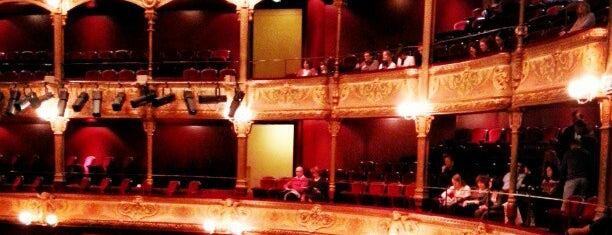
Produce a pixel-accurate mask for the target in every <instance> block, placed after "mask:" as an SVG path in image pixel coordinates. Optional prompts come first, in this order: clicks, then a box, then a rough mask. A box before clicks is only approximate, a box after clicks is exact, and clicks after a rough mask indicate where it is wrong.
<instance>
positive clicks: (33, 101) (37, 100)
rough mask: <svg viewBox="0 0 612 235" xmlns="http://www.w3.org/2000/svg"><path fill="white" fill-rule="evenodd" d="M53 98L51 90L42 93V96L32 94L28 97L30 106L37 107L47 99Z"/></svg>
mask: <svg viewBox="0 0 612 235" xmlns="http://www.w3.org/2000/svg"><path fill="white" fill-rule="evenodd" d="M51 98H53V93H52V92H45V94H44V95H42V96H32V97H30V105H31V106H32V108H34V109H37V108H39V107H40V105H41V104H42V103H43V102H45V101H47V100H48V99H51Z"/></svg>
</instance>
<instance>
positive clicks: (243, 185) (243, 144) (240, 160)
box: [232, 120, 253, 196]
mask: <svg viewBox="0 0 612 235" xmlns="http://www.w3.org/2000/svg"><path fill="white" fill-rule="evenodd" d="M232 124H233V125H234V132H235V133H236V137H237V139H238V146H237V147H238V153H237V155H238V156H237V159H236V187H235V192H236V194H237V195H242V196H244V195H246V194H247V167H246V165H247V147H248V146H247V145H248V139H247V138H248V136H249V133H251V127H252V126H253V122H251V121H237V120H234V121H233V122H232Z"/></svg>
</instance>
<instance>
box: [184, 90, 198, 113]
mask: <svg viewBox="0 0 612 235" xmlns="http://www.w3.org/2000/svg"><path fill="white" fill-rule="evenodd" d="M193 97H194V96H193V91H191V90H185V91H183V99H185V105H186V106H187V111H189V114H191V115H195V114H196V105H195V100H194V99H193Z"/></svg>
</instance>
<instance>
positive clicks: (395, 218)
mask: <svg viewBox="0 0 612 235" xmlns="http://www.w3.org/2000/svg"><path fill="white" fill-rule="evenodd" d="M385 224H387V223H385ZM418 230H419V225H418V224H417V223H416V221H413V220H409V219H408V215H402V213H400V212H399V211H393V213H392V218H391V222H388V227H387V229H386V231H387V233H388V234H389V235H399V234H415V233H418Z"/></svg>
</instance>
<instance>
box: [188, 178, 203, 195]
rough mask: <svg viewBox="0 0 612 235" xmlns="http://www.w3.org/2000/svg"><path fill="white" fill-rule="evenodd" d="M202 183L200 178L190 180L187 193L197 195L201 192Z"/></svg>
mask: <svg viewBox="0 0 612 235" xmlns="http://www.w3.org/2000/svg"><path fill="white" fill-rule="evenodd" d="M200 185H202V183H201V182H200V181H199V180H192V181H190V182H189V184H188V185H187V192H186V195H187V196H196V195H198V194H200Z"/></svg>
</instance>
